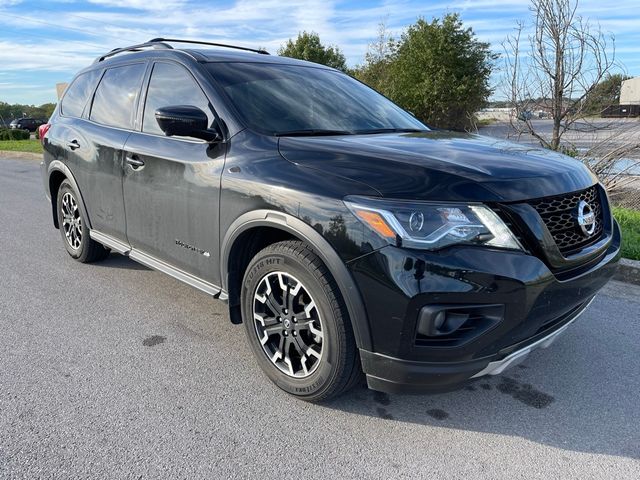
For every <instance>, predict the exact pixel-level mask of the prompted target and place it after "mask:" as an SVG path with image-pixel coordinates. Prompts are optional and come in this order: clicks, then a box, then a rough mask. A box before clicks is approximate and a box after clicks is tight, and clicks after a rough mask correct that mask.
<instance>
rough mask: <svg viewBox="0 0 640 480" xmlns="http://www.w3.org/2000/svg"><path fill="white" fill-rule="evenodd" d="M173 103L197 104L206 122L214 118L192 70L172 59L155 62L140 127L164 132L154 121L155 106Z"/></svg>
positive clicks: (150, 131)
mask: <svg viewBox="0 0 640 480" xmlns="http://www.w3.org/2000/svg"><path fill="white" fill-rule="evenodd" d="M174 105H190V106H193V107H198V108H199V109H200V110H202V111H203V112H205V113H206V114H207V117H208V119H209V123H208V124H209V125H211V124H212V122H213V114H212V113H211V109H210V108H209V100H208V99H207V97H206V96H205V94H204V93H203V92H202V89H201V88H200V86H199V85H198V84H197V83H196V81H195V80H194V79H193V77H192V76H191V74H190V73H189V72H187V70H185V69H184V68H183V67H181V66H179V65H175V64H173V63H156V64H155V65H154V67H153V72H152V73H151V79H150V80H149V88H148V90H147V99H146V101H145V106H144V118H143V120H142V131H143V132H147V133H155V134H158V135H164V133H163V132H162V130H160V127H159V126H158V122H157V121H156V118H155V112H156V110H157V109H158V108H162V107H169V106H174Z"/></svg>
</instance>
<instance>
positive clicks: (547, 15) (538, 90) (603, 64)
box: [503, 0, 615, 150]
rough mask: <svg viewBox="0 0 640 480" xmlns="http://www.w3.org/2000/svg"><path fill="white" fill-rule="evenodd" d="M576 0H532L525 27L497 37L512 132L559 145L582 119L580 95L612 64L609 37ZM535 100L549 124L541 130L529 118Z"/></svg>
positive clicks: (582, 97) (581, 124) (548, 145)
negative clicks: (545, 130) (543, 107)
mask: <svg viewBox="0 0 640 480" xmlns="http://www.w3.org/2000/svg"><path fill="white" fill-rule="evenodd" d="M577 9H578V0H532V1H531V7H530V10H531V12H532V14H533V25H532V28H531V33H528V31H529V29H528V28H527V26H526V25H525V24H523V23H519V24H518V25H517V27H516V32H515V34H514V35H512V36H509V37H508V38H507V40H506V41H505V42H504V43H503V47H504V51H505V57H504V58H505V73H506V82H505V83H506V86H507V96H508V98H509V101H510V103H511V108H512V109H513V111H514V115H513V116H512V118H511V124H512V127H513V129H514V130H515V131H516V132H517V134H519V135H520V134H529V135H531V136H533V137H534V138H536V139H537V140H538V141H539V142H540V144H541V145H542V146H543V147H546V148H550V149H552V150H559V149H561V148H562V137H563V135H564V134H565V133H566V132H567V131H569V130H572V129H573V130H575V129H584V128H585V126H586V128H592V127H591V126H590V125H587V124H585V123H584V121H583V118H584V107H585V99H586V98H587V97H588V96H589V94H590V93H591V92H592V91H593V89H594V88H596V85H598V83H599V82H600V81H602V80H603V79H604V78H605V76H606V75H607V74H608V73H609V71H610V70H611V69H612V67H613V65H614V57H615V50H614V46H615V41H614V38H613V36H611V37H606V36H605V35H604V34H603V33H602V31H601V29H600V28H599V27H597V28H593V27H592V26H591V25H590V23H589V21H588V20H585V19H583V18H582V17H581V16H579V15H578V14H577ZM540 102H542V103H544V104H545V105H546V106H547V107H548V110H549V111H550V116H551V119H552V120H553V127H552V130H551V134H550V136H549V134H545V133H543V132H541V131H539V130H538V129H537V128H536V125H535V124H534V122H532V121H531V118H532V115H531V113H532V109H534V108H535V106H536V105H539V104H540Z"/></svg>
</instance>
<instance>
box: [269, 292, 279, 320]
mask: <svg viewBox="0 0 640 480" xmlns="http://www.w3.org/2000/svg"><path fill="white" fill-rule="evenodd" d="M266 305H267V307H268V308H269V309H270V310H271V312H272V313H273V314H274V315H282V307H281V306H280V304H279V303H278V301H277V300H276V299H275V297H274V296H273V292H272V293H270V294H269V295H268V296H267V301H266Z"/></svg>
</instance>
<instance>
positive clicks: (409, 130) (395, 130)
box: [355, 128, 429, 135]
mask: <svg viewBox="0 0 640 480" xmlns="http://www.w3.org/2000/svg"><path fill="white" fill-rule="evenodd" d="M428 131H429V130H427V129H424V128H375V129H372V130H357V131H356V132H355V133H357V134H358V135H367V134H370V133H419V132H428Z"/></svg>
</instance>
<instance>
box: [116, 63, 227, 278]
mask: <svg viewBox="0 0 640 480" xmlns="http://www.w3.org/2000/svg"><path fill="white" fill-rule="evenodd" d="M172 105H192V106H195V107H198V108H200V109H201V110H203V111H204V112H205V113H206V114H207V116H208V117H209V125H210V126H211V125H213V124H214V122H215V121H216V120H215V112H214V110H213V105H211V102H210V101H209V99H208V98H207V96H206V95H205V93H204V92H203V90H202V88H201V87H200V85H199V84H198V82H197V81H196V80H195V78H194V77H193V76H192V75H191V73H190V72H189V71H188V70H187V69H186V68H185V67H184V66H183V65H181V64H178V63H175V62H169V61H158V62H156V63H155V64H154V65H153V69H152V71H151V75H150V78H149V81H148V85H147V88H146V96H145V101H144V110H143V111H142V112H141V113H140V115H139V117H140V118H141V123H142V125H141V131H140V132H134V133H132V134H131V136H130V137H129V138H128V140H127V142H126V145H125V152H126V156H127V158H128V160H125V171H124V200H125V210H126V217H127V238H128V241H129V243H130V245H131V246H132V247H133V248H134V249H136V250H138V251H139V252H143V253H145V254H147V255H150V256H152V257H154V258H156V259H158V260H161V261H163V262H165V263H167V264H169V265H171V266H172V267H175V268H177V269H179V270H182V271H184V272H187V273H189V274H191V275H195V276H197V277H199V278H201V279H203V280H205V281H208V282H211V283H213V284H217V285H219V280H220V279H219V269H218V268H217V267H218V261H219V259H218V256H219V254H218V245H219V238H218V218H219V212H218V204H219V196H220V175H221V173H222V168H223V166H224V153H225V148H226V145H225V144H224V143H216V144H209V143H206V142H204V141H202V140H197V139H192V138H181V137H167V136H165V135H164V133H163V132H162V131H161V130H160V127H159V126H158V123H157V122H156V119H155V116H154V113H155V111H156V109H158V108H160V107H167V106H172Z"/></svg>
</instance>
